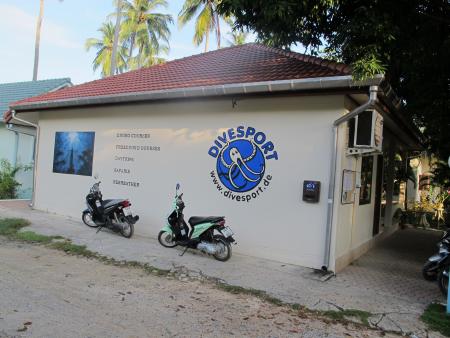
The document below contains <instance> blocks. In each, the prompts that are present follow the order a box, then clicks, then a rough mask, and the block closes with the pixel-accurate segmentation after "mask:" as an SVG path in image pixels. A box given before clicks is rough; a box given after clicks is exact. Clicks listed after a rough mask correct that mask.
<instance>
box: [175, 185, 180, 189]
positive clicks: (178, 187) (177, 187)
mask: <svg viewBox="0 0 450 338" xmlns="http://www.w3.org/2000/svg"><path fill="white" fill-rule="evenodd" d="M175 189H176V190H177V191H178V190H180V183H177V186H176V188H175Z"/></svg>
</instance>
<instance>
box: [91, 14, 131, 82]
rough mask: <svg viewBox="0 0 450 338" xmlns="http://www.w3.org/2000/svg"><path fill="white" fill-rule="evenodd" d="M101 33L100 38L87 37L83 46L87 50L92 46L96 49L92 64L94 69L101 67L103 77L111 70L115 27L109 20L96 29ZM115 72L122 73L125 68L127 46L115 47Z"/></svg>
mask: <svg viewBox="0 0 450 338" xmlns="http://www.w3.org/2000/svg"><path fill="white" fill-rule="evenodd" d="M98 31H99V32H100V33H101V35H102V37H101V39H96V38H89V39H87V40H86V43H85V47H86V50H87V51H89V50H90V49H91V48H94V49H95V50H96V51H97V54H96V55H95V58H94V61H93V62H92V66H93V69H94V70H97V69H98V68H101V74H102V76H103V77H105V76H109V74H110V72H111V57H112V47H113V42H114V31H115V27H114V25H113V24H112V23H111V22H106V23H104V24H103V25H102V27H101V28H99V29H98ZM116 57H117V59H116V74H119V73H123V72H124V71H125V70H126V69H127V64H126V59H127V48H126V47H125V46H124V45H119V46H118V47H117V54H116Z"/></svg>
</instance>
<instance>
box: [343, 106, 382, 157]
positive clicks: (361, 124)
mask: <svg viewBox="0 0 450 338" xmlns="http://www.w3.org/2000/svg"><path fill="white" fill-rule="evenodd" d="M348 127H349V134H348V136H349V137H348V150H347V155H358V154H363V153H377V152H381V151H382V145H383V116H382V115H381V114H380V113H378V112H377V111H376V110H373V109H370V110H365V111H363V112H362V113H361V114H359V115H357V116H356V117H354V118H353V119H351V120H350V121H349V122H348Z"/></svg>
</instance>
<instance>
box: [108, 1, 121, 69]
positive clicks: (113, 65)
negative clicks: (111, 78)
mask: <svg viewBox="0 0 450 338" xmlns="http://www.w3.org/2000/svg"><path fill="white" fill-rule="evenodd" d="M121 13H122V0H117V17H116V27H115V29H114V41H113V46H112V52H111V73H110V74H109V75H114V74H115V73H116V65H117V56H116V55H117V46H118V44H119V32H120V15H121Z"/></svg>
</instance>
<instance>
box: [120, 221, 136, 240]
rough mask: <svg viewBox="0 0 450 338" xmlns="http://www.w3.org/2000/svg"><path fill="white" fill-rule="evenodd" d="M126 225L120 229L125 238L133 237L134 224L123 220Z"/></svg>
mask: <svg viewBox="0 0 450 338" xmlns="http://www.w3.org/2000/svg"><path fill="white" fill-rule="evenodd" d="M123 224H124V227H123V228H122V230H120V234H121V235H122V236H123V237H125V238H131V236H133V234H134V225H133V224H131V223H130V222H128V221H124V222H123Z"/></svg>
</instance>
